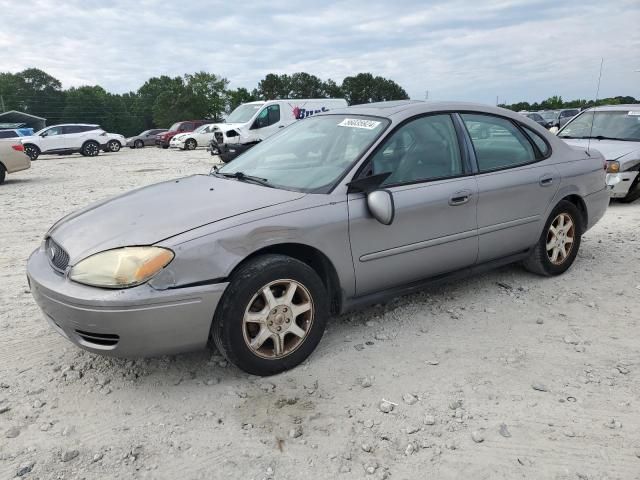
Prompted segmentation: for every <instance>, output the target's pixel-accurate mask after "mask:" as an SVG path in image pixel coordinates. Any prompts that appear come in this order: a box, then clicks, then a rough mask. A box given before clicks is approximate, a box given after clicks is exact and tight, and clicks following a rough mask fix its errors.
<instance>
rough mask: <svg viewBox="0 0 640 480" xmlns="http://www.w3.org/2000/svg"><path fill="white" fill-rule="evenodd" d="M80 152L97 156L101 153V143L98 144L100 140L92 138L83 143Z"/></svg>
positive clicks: (87, 155) (88, 155)
mask: <svg viewBox="0 0 640 480" xmlns="http://www.w3.org/2000/svg"><path fill="white" fill-rule="evenodd" d="M80 153H81V154H82V155H84V156H85V157H95V156H97V155H99V154H100V145H99V144H98V142H94V141H93V140H90V141H88V142H85V143H84V145H82V149H81V150H80Z"/></svg>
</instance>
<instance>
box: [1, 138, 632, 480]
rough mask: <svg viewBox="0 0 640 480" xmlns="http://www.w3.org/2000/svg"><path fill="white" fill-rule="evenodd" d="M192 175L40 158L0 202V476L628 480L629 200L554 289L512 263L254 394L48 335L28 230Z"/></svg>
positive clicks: (206, 371) (326, 344)
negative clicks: (36, 296) (28, 272)
mask: <svg viewBox="0 0 640 480" xmlns="http://www.w3.org/2000/svg"><path fill="white" fill-rule="evenodd" d="M211 164H212V161H211V157H210V156H209V155H208V153H206V152H204V151H196V152H192V153H183V152H174V151H161V150H159V149H155V148H147V149H144V150H129V149H125V150H123V151H122V152H120V153H118V154H108V155H107V154H103V155H100V156H99V157H97V158H92V159H87V158H83V157H81V156H78V155H74V156H69V157H57V156H56V157H46V156H45V157H42V158H41V159H40V160H38V161H37V162H34V163H33V167H32V168H31V170H28V171H26V172H21V173H18V174H14V175H10V176H8V179H7V183H6V184H5V185H2V186H1V187H0V204H1V207H0V210H1V212H2V214H1V216H0V218H1V221H2V229H1V231H0V245H1V249H0V279H1V282H2V283H1V285H2V288H1V289H0V303H1V305H2V310H1V311H0V339H1V340H0V478H2V479H4V478H13V477H14V476H16V475H23V476H24V477H25V478H43V479H45V478H46V479H49V478H56V479H62V478H64V479H75V478H86V479H94V478H166V479H212V478H234V479H235V478H242V479H245V478H246V479H263V478H274V479H299V478H313V479H317V478H345V479H360V478H372V479H373V478H391V479H414V478H464V479H474V480H475V479H496V478H498V479H502V478H504V479H515V478H544V479H565V478H566V479H578V478H579V479H605V478H606V479H617V478H624V479H640V413H639V412H640V234H639V232H640V227H639V226H640V201H639V202H636V203H635V204H632V205H623V204H612V205H611V207H610V209H609V211H608V213H607V214H606V216H605V218H604V219H603V220H602V221H601V222H600V223H599V224H598V225H597V226H596V227H595V228H594V229H593V230H591V231H590V232H588V234H587V235H586V236H585V238H584V239H583V244H582V247H581V250H580V254H579V257H578V259H577V262H576V264H575V265H574V266H573V268H572V269H571V270H570V271H569V272H568V273H567V274H565V275H564V276H562V277H559V278H552V279H545V278H540V277H536V276H534V275H531V274H529V273H527V272H525V271H524V270H522V269H521V268H519V267H517V266H512V267H507V268H503V269H500V270H497V271H494V272H492V273H489V274H486V275H483V276H479V277H474V278H469V279H468V280H466V281H463V282H459V283H455V284H448V285H444V286H440V287H437V288H432V289H430V290H427V291H425V292H423V293H421V294H417V295H413V296H409V297H404V298H399V299H396V300H395V301H392V302H390V303H388V304H386V305H378V306H376V307H373V308H370V309H368V310H366V311H363V312H361V313H358V314H355V315H348V316H345V317H343V318H336V319H334V320H332V321H331V322H330V324H329V328H328V330H327V332H326V334H325V336H324V338H323V340H322V342H321V344H320V346H319V348H318V350H317V351H316V352H315V354H314V355H312V357H311V358H310V360H309V361H308V362H306V363H305V364H304V365H302V366H300V367H299V368H297V369H295V370H293V371H291V372H287V373H285V374H282V375H278V376H275V377H271V378H268V379H261V378H256V377H251V376H247V375H245V374H243V373H242V372H240V371H239V370H237V369H236V368H234V367H232V366H229V365H227V363H226V362H225V361H224V360H223V359H222V358H221V357H220V356H219V355H218V354H216V353H215V352H212V351H205V352H199V353H194V354H188V355H180V356H177V357H166V358H154V359H146V360H130V361H127V360H114V359H108V358H103V357H99V356H95V355H92V354H89V353H86V352H83V351H81V350H79V349H78V348H76V347H75V346H73V345H71V344H70V343H68V342H67V341H66V340H65V339H63V338H62V337H60V336H59V335H57V334H56V333H55V332H53V331H52V330H51V329H50V328H49V327H48V325H47V324H46V322H45V321H44V319H43V318H42V317H41V314H40V312H39V310H38V308H37V307H36V304H35V303H34V301H33V299H32V297H31V295H30V293H29V290H28V287H27V283H26V279H25V263H26V259H27V257H28V255H29V253H30V252H31V251H32V250H33V249H35V248H36V246H37V245H38V243H39V242H40V241H41V238H42V236H43V234H44V233H45V232H46V230H47V229H48V227H49V226H50V225H51V224H52V223H53V222H54V221H55V220H57V219H58V218H59V217H61V216H62V215H64V214H66V213H68V212H69V211H71V210H73V209H76V208H78V207H80V206H82V205H85V204H86V203H88V202H90V201H93V200H97V199H100V198H103V197H105V196H108V195H113V194H117V193H119V192H123V191H126V190H129V189H131V188H132V187H137V186H140V185H145V184H149V183H153V182H156V181H160V180H164V179H168V178H173V177H177V176H183V175H187V174H191V173H205V172H207V171H208V170H209V168H210V166H211ZM383 399H385V400H388V401H389V402H393V403H391V404H388V403H387V404H383V405H381V402H382V401H383ZM391 407H393V408H392V410H391V411H390V412H388V413H385V411H387V410H390V409H391ZM383 410H385V411H383Z"/></svg>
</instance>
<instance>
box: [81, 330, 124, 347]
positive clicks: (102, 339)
mask: <svg viewBox="0 0 640 480" xmlns="http://www.w3.org/2000/svg"><path fill="white" fill-rule="evenodd" d="M76 333H77V334H78V336H79V337H80V338H81V339H82V340H84V341H85V342H87V343H92V344H94V345H99V346H101V347H114V346H116V345H117V344H118V340H120V336H119V335H115V334H113V333H94V332H86V331H84V330H76Z"/></svg>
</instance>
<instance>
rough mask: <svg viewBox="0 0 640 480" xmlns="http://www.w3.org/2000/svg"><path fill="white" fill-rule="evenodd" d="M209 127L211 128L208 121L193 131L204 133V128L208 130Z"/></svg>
mask: <svg viewBox="0 0 640 480" xmlns="http://www.w3.org/2000/svg"><path fill="white" fill-rule="evenodd" d="M207 128H209V124H208V123H207V124H206V125H201V126H199V127H198V128H196V129H195V130H194V131H193V133H202V132H203V131H204V130H206V129H207Z"/></svg>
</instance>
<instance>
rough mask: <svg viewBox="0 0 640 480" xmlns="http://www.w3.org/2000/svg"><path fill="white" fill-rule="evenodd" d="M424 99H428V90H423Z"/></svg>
mask: <svg viewBox="0 0 640 480" xmlns="http://www.w3.org/2000/svg"><path fill="white" fill-rule="evenodd" d="M424 99H425V100H429V90H425V91H424Z"/></svg>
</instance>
